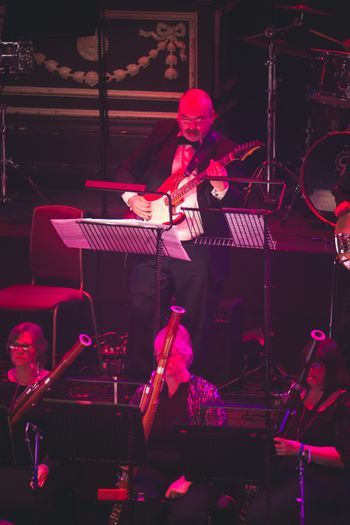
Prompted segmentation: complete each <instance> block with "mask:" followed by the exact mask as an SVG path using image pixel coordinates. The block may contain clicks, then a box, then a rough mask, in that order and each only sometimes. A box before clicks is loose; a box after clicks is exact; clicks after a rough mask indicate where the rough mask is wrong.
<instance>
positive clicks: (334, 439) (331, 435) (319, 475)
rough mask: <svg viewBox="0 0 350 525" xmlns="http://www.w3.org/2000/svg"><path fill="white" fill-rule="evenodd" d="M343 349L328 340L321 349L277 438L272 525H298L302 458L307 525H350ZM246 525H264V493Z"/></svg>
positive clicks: (349, 414)
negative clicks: (285, 424)
mask: <svg viewBox="0 0 350 525" xmlns="http://www.w3.org/2000/svg"><path fill="white" fill-rule="evenodd" d="M348 385H349V381H348V376H347V373H346V372H345V368H344V364H343V361H342V358H341V354H340V351H339V348H338V347H337V345H336V343H335V341H334V340H332V339H325V340H324V341H322V342H321V343H320V345H319V347H318V348H317V350H316V352H315V355H314V357H313V360H312V362H311V366H310V369H309V372H308V375H307V378H306V385H305V389H304V391H303V392H302V394H301V396H300V400H299V402H298V406H297V407H296V409H295V412H292V415H291V416H290V417H289V420H288V423H287V426H286V429H285V432H284V436H283V437H276V438H275V448H276V452H277V455H278V456H279V458H278V463H279V467H281V468H280V474H281V475H280V476H279V477H278V484H277V483H276V485H275V484H273V487H272V490H271V495H272V520H271V521H270V522H269V523H271V525H277V524H278V525H280V524H281V523H284V524H286V525H298V524H299V523H300V518H299V504H298V502H297V498H299V497H300V487H299V479H298V472H297V468H296V467H297V463H298V460H299V459H300V458H303V459H304V461H303V464H304V491H305V495H304V503H305V523H306V524H307V525H329V524H330V523H337V525H340V524H342V525H345V524H348V523H349V493H350V492H349V475H350V395H349V393H348V391H347V388H348ZM246 517H247V519H246V521H245V523H247V524H248V525H257V524H261V525H263V524H265V523H266V507H265V494H264V493H263V492H260V493H259V494H258V495H257V496H256V498H255V500H254V502H253V505H252V506H251V508H250V510H249V511H248V514H247V516H246Z"/></svg>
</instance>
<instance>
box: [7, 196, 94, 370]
mask: <svg viewBox="0 0 350 525" xmlns="http://www.w3.org/2000/svg"><path fill="white" fill-rule="evenodd" d="M82 217H83V211H82V210H80V209H78V208H74V207H72V206H61V205H49V206H38V207H36V208H35V209H34V212H33V218H32V227H31V234H30V262H31V272H32V283H31V284H17V285H13V286H9V287H7V288H3V289H2V290H0V309H2V310H17V311H28V312H29V311H30V312H33V311H51V313H52V362H51V365H52V367H54V366H55V365H56V359H57V317H58V312H59V309H60V308H61V307H62V306H63V305H64V304H67V303H77V304H78V303H83V302H84V301H85V300H87V301H88V303H89V307H90V314H91V320H92V325H93V330H94V335H95V340H96V341H97V342H98V335H97V323H96V315H95V308H94V302H93V299H92V297H91V295H90V294H89V293H88V292H86V291H85V290H84V289H83V268H82V252H81V250H79V249H76V248H67V247H66V246H65V244H64V243H63V241H62V240H61V238H60V237H59V235H58V234H57V232H56V230H55V229H54V227H53V225H52V223H51V219H81V218H82Z"/></svg>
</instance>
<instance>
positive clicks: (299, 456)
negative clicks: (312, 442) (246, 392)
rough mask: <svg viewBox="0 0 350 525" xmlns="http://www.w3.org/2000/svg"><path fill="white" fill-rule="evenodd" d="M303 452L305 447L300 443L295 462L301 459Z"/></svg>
mask: <svg viewBox="0 0 350 525" xmlns="http://www.w3.org/2000/svg"><path fill="white" fill-rule="evenodd" d="M304 450H305V445H304V443H300V447H299V450H298V454H297V460H298V461H299V460H300V459H301V458H302V457H303V455H304Z"/></svg>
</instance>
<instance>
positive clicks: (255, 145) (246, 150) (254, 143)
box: [233, 140, 265, 160]
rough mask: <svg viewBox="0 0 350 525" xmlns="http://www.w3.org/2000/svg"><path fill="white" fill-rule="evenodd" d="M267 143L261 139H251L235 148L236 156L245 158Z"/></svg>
mask: <svg viewBox="0 0 350 525" xmlns="http://www.w3.org/2000/svg"><path fill="white" fill-rule="evenodd" d="M264 146H265V144H264V143H263V142H261V140H250V141H249V142H245V143H244V144H240V145H239V146H237V148H235V149H234V150H233V154H234V158H235V159H237V160H245V159H246V158H247V157H249V155H251V154H252V153H254V152H255V151H257V150H258V149H260V148H262V147H264Z"/></svg>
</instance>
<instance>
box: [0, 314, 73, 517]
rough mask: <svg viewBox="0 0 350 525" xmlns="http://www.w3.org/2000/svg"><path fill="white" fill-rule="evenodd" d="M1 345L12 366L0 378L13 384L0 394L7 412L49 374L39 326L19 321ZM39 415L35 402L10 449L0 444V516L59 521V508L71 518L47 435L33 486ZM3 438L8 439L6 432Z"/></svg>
mask: <svg viewBox="0 0 350 525" xmlns="http://www.w3.org/2000/svg"><path fill="white" fill-rule="evenodd" d="M6 349H7V351H8V353H9V356H10V359H11V364H12V366H11V368H10V369H9V370H8V372H7V373H5V374H4V376H3V377H2V383H7V386H8V387H11V386H12V385H13V388H10V390H11V393H10V396H7V399H6V400H5V399H0V405H1V406H2V407H3V408H5V407H7V410H8V412H9V413H11V411H12V410H13V409H14V407H15V406H16V401H17V400H18V399H19V397H20V396H21V394H23V392H24V391H25V390H26V389H27V388H28V387H30V386H31V385H34V384H36V383H37V382H38V381H41V380H43V379H44V378H45V377H46V376H47V375H48V374H49V371H48V370H46V369H45V368H44V365H45V362H46V357H47V349H48V343H47V340H46V338H45V335H44V332H43V330H42V328H41V327H40V326H38V325H37V324H34V323H31V322H24V323H21V324H19V325H16V326H15V327H14V328H13V329H12V330H11V332H10V334H9V336H8V339H7V343H6ZM4 386H5V387H6V384H5V385H4ZM53 390H55V395H59V397H61V394H62V391H63V390H62V387H58V388H57V385H56V384H55V385H54V388H53ZM4 391H5V389H4ZM58 391H59V394H57V392H58ZM38 415H40V405H38V406H37V407H35V408H34V409H33V410H32V411H30V412H29V413H28V414H26V415H25V416H24V417H23V418H22V419H21V420H20V421H19V422H18V423H16V424H15V425H14V426H13V427H12V428H11V432H10V436H11V441H9V443H11V446H12V453H9V452H8V450H9V448H10V447H9V448H8V449H7V448H6V446H5V445H4V446H2V447H1V449H0V520H1V519H5V518H6V519H8V520H10V521H13V522H14V523H15V524H16V525H22V524H23V525H24V524H25V525H34V524H35V525H40V524H48V523H50V524H52V525H56V523H57V524H58V523H61V522H62V521H61V520H62V516H63V514H62V513H64V518H65V521H64V522H65V523H72V521H70V517H69V514H66V512H65V509H66V508H67V507H69V506H70V504H71V502H72V500H71V489H70V488H68V489H67V491H66V490H65V488H64V487H65V486H66V485H67V487H68V485H69V484H68V483H67V478H66V473H65V471H64V469H63V464H62V463H61V462H60V461H56V460H55V461H54V460H53V458H52V457H50V456H49V455H48V454H47V450H46V446H45V445H46V444H45V437H46V436H42V438H41V439H39V454H38V456H39V458H38V459H39V465H38V472H37V487H36V486H35V485H34V481H33V472H34V471H33V457H34V447H35V441H34V436H35V430H36V428H38V427H39V426H40V423H39V425H38V423H37V420H36V418H37V416H38ZM36 425H38V426H36ZM4 437H5V438H6V440H7V436H6V434H4ZM63 488H64V492H62V490H63ZM63 494H64V496H65V497H64V498H63V497H62V496H63ZM69 508H70V507H69ZM59 511H60V513H59Z"/></svg>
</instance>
